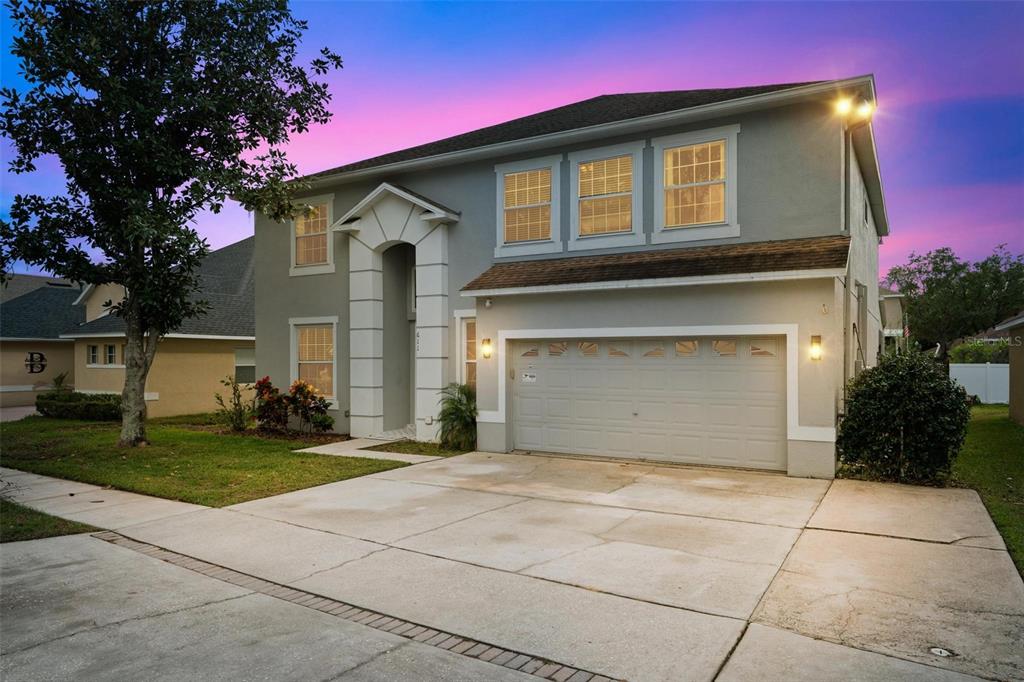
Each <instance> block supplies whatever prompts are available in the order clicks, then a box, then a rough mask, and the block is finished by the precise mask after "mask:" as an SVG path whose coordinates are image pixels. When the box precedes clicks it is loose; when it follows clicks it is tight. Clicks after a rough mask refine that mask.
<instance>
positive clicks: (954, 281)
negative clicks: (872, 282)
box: [885, 246, 1024, 356]
mask: <svg viewBox="0 0 1024 682" xmlns="http://www.w3.org/2000/svg"><path fill="white" fill-rule="evenodd" d="M885 282H886V284H888V285H889V286H891V287H895V288H896V289H897V290H899V292H900V293H901V294H903V295H904V296H905V297H906V302H907V318H908V319H909V321H910V329H911V331H912V333H913V335H914V337H915V338H916V339H917V340H918V341H919V342H920V343H921V344H922V345H923V346H925V347H930V346H934V345H935V344H940V345H941V355H942V356H945V354H946V353H947V352H948V351H949V347H950V344H951V343H952V342H953V341H955V340H956V339H960V338H963V337H966V336H970V335H971V334H976V333H978V332H980V331H984V330H986V329H989V328H991V327H993V326H995V325H996V324H997V323H999V322H1001V321H1002V320H1004V319H1006V318H1007V317H1010V316H1011V315H1013V314H1015V313H1017V312H1018V311H1020V310H1021V309H1022V308H1024V255H1019V254H1018V255H1013V254H1011V253H1010V252H1009V251H1007V250H1006V248H1005V246H999V247H997V248H996V250H995V252H994V253H993V254H992V255H991V256H989V257H988V258H985V259H984V260H980V261H977V262H975V263H970V262H968V261H965V260H962V259H960V258H959V257H958V256H957V255H956V254H955V253H953V250H952V249H950V248H948V247H947V248H941V249H936V250H935V251H930V252H928V253H926V254H924V255H918V254H913V253H912V254H911V255H910V259H909V262H908V263H907V264H906V265H898V266H896V267H894V268H892V269H891V270H889V274H888V275H887V276H886V278H885Z"/></svg>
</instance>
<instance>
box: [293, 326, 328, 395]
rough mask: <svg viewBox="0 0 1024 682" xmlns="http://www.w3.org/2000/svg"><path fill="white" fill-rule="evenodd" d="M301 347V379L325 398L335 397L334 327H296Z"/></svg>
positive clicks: (299, 354)
mask: <svg viewBox="0 0 1024 682" xmlns="http://www.w3.org/2000/svg"><path fill="white" fill-rule="evenodd" d="M295 329H296V333H297V334H298V346H299V353H298V356H299V372H298V374H299V379H301V380H302V381H305V382H307V383H309V384H312V385H313V386H314V387H316V389H317V390H318V391H319V392H320V393H321V394H322V395H324V396H327V397H334V325H331V324H309V325H302V326H299V327H296V328H295Z"/></svg>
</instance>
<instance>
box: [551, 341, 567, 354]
mask: <svg viewBox="0 0 1024 682" xmlns="http://www.w3.org/2000/svg"><path fill="white" fill-rule="evenodd" d="M568 350H569V342H568V341H559V342H558V343H549V344H548V356H549V357H552V358H560V357H562V356H563V355H565V353H566V351H568Z"/></svg>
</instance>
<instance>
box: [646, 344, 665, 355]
mask: <svg viewBox="0 0 1024 682" xmlns="http://www.w3.org/2000/svg"><path fill="white" fill-rule="evenodd" d="M644 357H645V358H663V357H665V347H664V346H662V345H661V344H660V343H659V344H656V345H655V346H654V347H653V348H648V350H646V351H645V352H644Z"/></svg>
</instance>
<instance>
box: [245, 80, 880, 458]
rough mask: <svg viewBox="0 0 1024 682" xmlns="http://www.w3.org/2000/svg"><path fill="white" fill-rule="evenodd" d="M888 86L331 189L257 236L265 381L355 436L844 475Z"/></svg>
mask: <svg viewBox="0 0 1024 682" xmlns="http://www.w3.org/2000/svg"><path fill="white" fill-rule="evenodd" d="M874 106H875V88H874V80H873V78H872V77H870V76H865V77H859V78H852V79H848V80H841V81H828V82H813V83H793V84H783V85H767V86H757V87H746V88H730V89H716V90H689V91H675V92H652V93H634V94H621V95H605V96H601V97H595V98H593V99H589V100H585V101H582V102H577V103H575V104H570V105H568V106H564V107H559V108H557V109H552V110H550V111H544V112H541V113H539V114H535V115H532V116H526V117H524V118H519V119H515V120H512V121H509V122H506V123H501V124H498V125H494V126H490V127H487V128H483V129H480V130H475V131H472V132H469V133H465V134H463V135H457V136H455V137H451V138H447V139H444V140H439V141H437V142H431V143H428V144H424V145H420V146H417V147H412V148H409V149H404V150H401V151H396V152H392V153H389V154H385V155H382V156H378V157H375V158H371V159H367V160H364V161H359V162H356V163H350V164H347V165H344V166H341V167H338V168H333V169H331V170H327V171H324V172H320V173H316V174H314V175H311V176H308V177H307V180H308V181H309V182H310V183H311V185H312V189H311V190H310V191H309V192H308V193H306V195H304V197H303V201H304V202H305V203H306V204H307V205H308V206H310V207H312V210H311V212H309V213H307V214H305V215H302V216H300V217H299V218H297V219H296V220H295V221H293V222H290V223H287V224H281V223H276V222H274V221H271V220H269V219H267V218H266V217H264V216H257V217H256V219H255V233H256V262H257V272H258V273H259V277H258V278H257V282H256V306H257V311H256V336H257V338H258V339H259V344H258V348H257V357H256V363H257V374H259V375H269V376H270V377H271V378H272V379H273V380H274V381H275V382H277V383H279V384H286V383H288V382H289V381H291V380H294V379H296V378H302V379H305V380H307V381H310V382H311V383H313V384H315V385H316V386H317V387H318V388H319V389H320V390H321V391H322V392H323V393H325V394H326V395H328V396H330V398H331V399H332V401H333V405H334V417H335V420H336V429H337V430H339V431H342V432H344V431H349V432H351V434H352V435H353V436H374V435H380V434H385V433H389V434H394V433H401V432H408V433H412V432H414V434H415V437H416V438H418V439H422V440H429V439H433V438H434V437H435V436H436V433H437V414H438V409H439V408H438V391H439V390H440V389H441V388H442V387H444V386H445V385H446V384H448V383H449V382H465V383H470V384H473V385H475V387H476V391H477V400H478V404H479V409H480V414H479V419H478V448H479V449H480V450H484V451H494V452H507V451H535V452H561V453H576V454H584V455H589V456H599V457H602V456H607V457H614V458H628V459H645V460H652V461H668V462H683V463H695V464H709V465H722V466H734V467H746V468H755V469H772V470H779V471H787V472H789V473H790V474H792V475H801V476H821V477H831V476H833V475H834V472H835V433H836V423H837V416H838V415H839V413H840V412H841V410H842V401H843V387H844V383H845V381H846V380H847V378H849V377H850V376H852V375H853V374H854V373H855V372H856V371H857V370H858V369H859V368H861V367H865V366H870V365H872V364H874V362H875V359H876V354H877V349H878V345H879V338H880V323H879V320H878V311H879V300H878V286H877V279H878V274H877V270H878V259H877V254H878V245H879V242H880V239H881V237H882V236H884V235H886V234H887V232H888V225H887V220H886V213H885V204H884V200H883V196H882V188H881V180H880V176H879V170H878V163H877V159H876V156H875V143H874V137H873V132H872V128H871V114H872V112H873V109H874Z"/></svg>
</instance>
